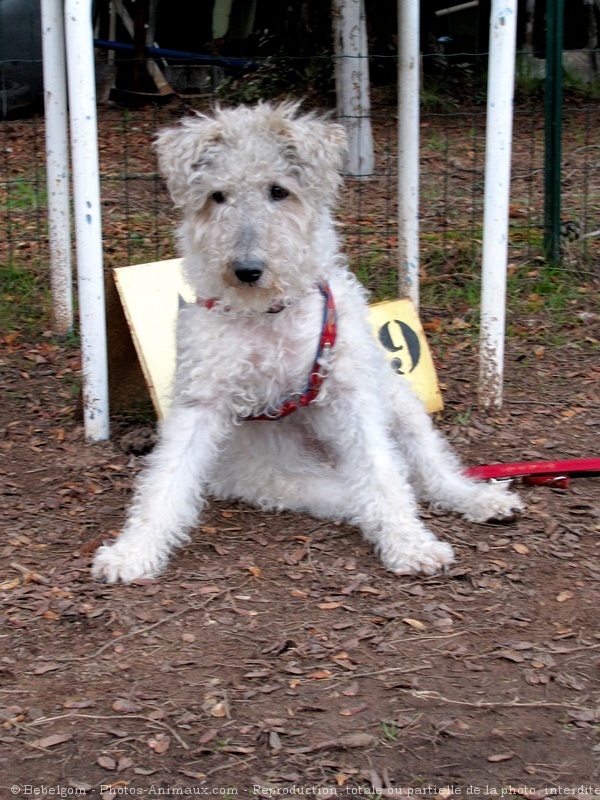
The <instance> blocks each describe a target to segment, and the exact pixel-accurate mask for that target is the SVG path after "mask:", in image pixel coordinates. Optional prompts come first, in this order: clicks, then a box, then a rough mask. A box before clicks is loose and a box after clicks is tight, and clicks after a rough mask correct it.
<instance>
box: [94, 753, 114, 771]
mask: <svg viewBox="0 0 600 800" xmlns="http://www.w3.org/2000/svg"><path fill="white" fill-rule="evenodd" d="M96 764H98V766H99V767H102V769H109V770H114V769H116V768H117V762H116V761H115V760H114V758H111V757H110V756H100V757H99V758H98V759H97V760H96Z"/></svg>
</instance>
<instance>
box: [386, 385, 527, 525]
mask: <svg viewBox="0 0 600 800" xmlns="http://www.w3.org/2000/svg"><path fill="white" fill-rule="evenodd" d="M391 381H393V382H394V383H395V384H396V385H395V386H394V385H393V384H392V386H391V387H390V388H391V392H390V395H391V400H392V406H393V410H394V425H393V433H394V438H395V439H396V441H397V443H398V447H399V448H400V450H401V452H402V454H403V456H404V458H405V460H406V462H407V464H408V467H409V469H410V475H409V477H410V481H411V483H412V485H413V488H414V491H415V494H416V495H417V497H418V498H419V499H420V500H424V501H425V502H429V503H431V504H432V505H434V506H436V507H439V508H447V509H450V510H452V511H457V512H459V513H461V514H463V516H464V517H465V518H466V519H468V520H469V521H471V522H486V521H488V520H495V521H507V522H508V521H512V520H513V519H514V518H515V516H516V515H518V514H519V513H520V512H521V511H522V510H523V503H522V502H521V500H520V498H519V497H518V496H517V495H516V494H514V493H512V492H509V491H508V490H507V487H506V486H505V485H504V484H490V485H488V484H485V483H481V482H480V481H475V480H472V479H470V478H467V477H466V476H465V475H464V474H463V467H462V465H461V464H460V462H459V460H458V458H457V457H456V455H455V454H454V453H453V452H452V450H451V449H450V447H449V445H448V444H447V443H446V441H445V440H444V439H443V437H442V436H441V435H440V434H439V433H438V432H437V431H436V430H435V428H434V427H433V425H432V422H431V420H430V418H429V416H428V415H427V413H426V412H425V409H424V408H423V406H422V404H421V401H420V400H419V399H418V398H417V397H416V396H415V395H414V394H413V393H412V391H411V389H410V388H409V387H408V385H407V384H405V383H404V382H403V381H401V380H398V379H397V378H394V376H391Z"/></svg>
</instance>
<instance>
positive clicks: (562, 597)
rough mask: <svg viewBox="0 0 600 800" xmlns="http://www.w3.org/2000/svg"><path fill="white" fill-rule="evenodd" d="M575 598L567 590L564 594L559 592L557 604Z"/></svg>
mask: <svg viewBox="0 0 600 800" xmlns="http://www.w3.org/2000/svg"><path fill="white" fill-rule="evenodd" d="M574 597H575V595H574V594H573V592H570V591H569V590H568V589H565V591H564V592H559V593H558V594H557V595H556V602H557V603H564V602H565V601H567V600H572V599H573V598H574Z"/></svg>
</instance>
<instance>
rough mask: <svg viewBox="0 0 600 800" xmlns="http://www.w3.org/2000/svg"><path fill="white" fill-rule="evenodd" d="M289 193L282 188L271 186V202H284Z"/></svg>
mask: <svg viewBox="0 0 600 800" xmlns="http://www.w3.org/2000/svg"><path fill="white" fill-rule="evenodd" d="M289 194H290V193H289V192H288V190H287V189H284V188H283V186H277V184H275V185H274V186H271V200H285V198H286V197H289Z"/></svg>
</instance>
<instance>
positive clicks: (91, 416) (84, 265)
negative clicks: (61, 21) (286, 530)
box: [65, 0, 109, 441]
mask: <svg viewBox="0 0 600 800" xmlns="http://www.w3.org/2000/svg"><path fill="white" fill-rule="evenodd" d="M65 22H66V25H65V30H66V43H67V68H68V86H69V111H70V114H69V116H70V122H71V153H72V161H73V190H74V195H75V209H74V213H75V234H76V241H77V283H78V288H79V315H80V328H81V349H82V362H83V363H82V369H83V416H84V425H85V435H86V438H88V439H90V440H92V441H101V440H102V439H108V435H109V417H108V367H107V355H106V321H105V309H104V274H103V265H102V222H101V214H100V171H99V167H98V130H97V121H96V86H95V80H94V49H93V33H92V0H66V2H65Z"/></svg>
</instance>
